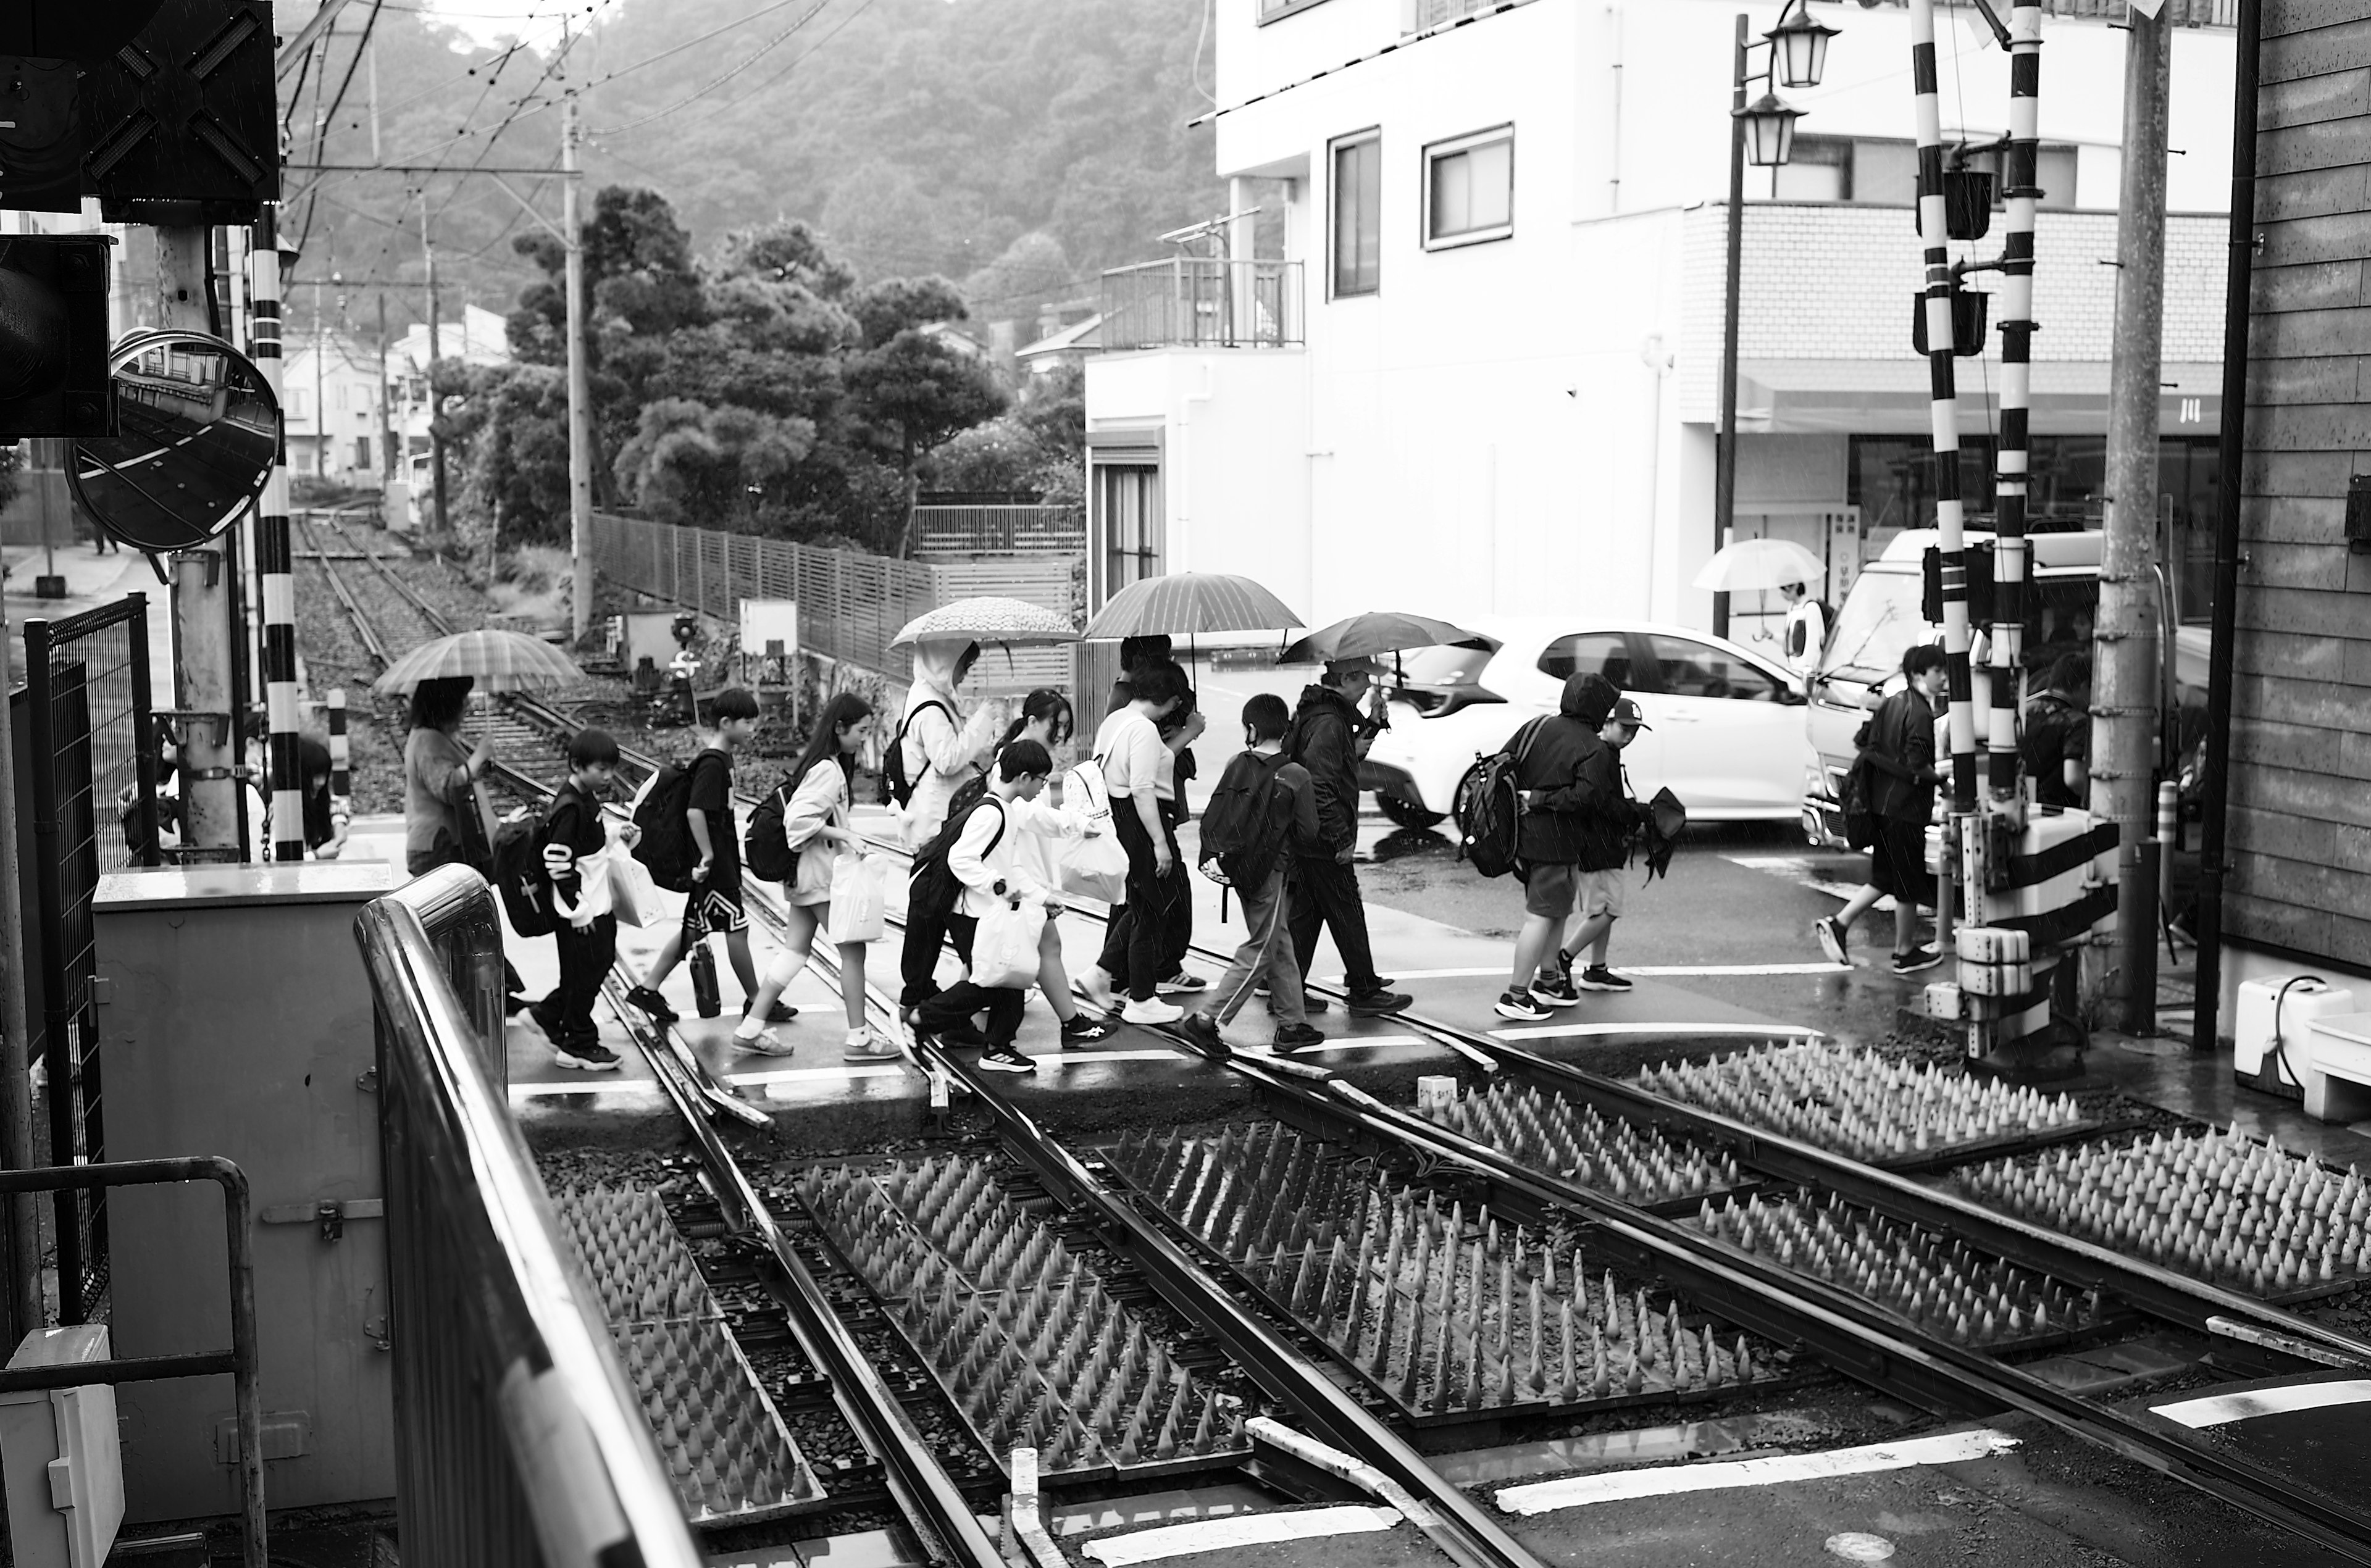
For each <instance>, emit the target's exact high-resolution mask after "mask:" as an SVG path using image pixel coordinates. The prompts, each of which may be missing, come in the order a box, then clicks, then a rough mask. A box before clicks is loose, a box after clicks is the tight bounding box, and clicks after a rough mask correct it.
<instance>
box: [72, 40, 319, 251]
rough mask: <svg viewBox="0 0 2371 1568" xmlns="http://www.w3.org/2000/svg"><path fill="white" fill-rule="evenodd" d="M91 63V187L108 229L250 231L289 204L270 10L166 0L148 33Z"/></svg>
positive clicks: (86, 117)
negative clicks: (268, 210)
mask: <svg viewBox="0 0 2371 1568" xmlns="http://www.w3.org/2000/svg"><path fill="white" fill-rule="evenodd" d="M87 64H88V65H89V68H90V70H89V75H87V76H85V77H84V78H83V82H82V122H83V128H84V133H85V134H86V135H87V138H88V152H87V156H86V157H85V158H84V160H83V177H84V182H83V188H84V190H86V191H87V192H89V193H91V194H94V195H96V196H98V199H99V211H100V213H101V215H103V216H104V217H105V218H107V220H108V221H109V222H110V223H141V224H165V225H197V224H249V223H253V222H254V221H255V218H256V215H257V213H258V211H259V210H260V207H261V205H262V203H264V202H276V201H278V200H279V199H280V127H279V118H278V100H277V97H276V91H277V89H276V87H275V86H274V81H273V75H272V11H271V8H270V7H269V6H263V5H258V4H253V3H251V0H164V4H163V5H161V6H158V7H157V9H156V17H154V18H153V19H152V20H151V21H150V22H149V24H148V25H147V26H146V27H145V28H144V29H141V31H140V34H139V36H138V37H136V38H134V39H133V40H132V41H131V42H129V43H127V44H125V45H124V46H123V47H122V48H121V49H118V50H116V51H114V52H112V53H110V54H109V55H107V56H106V57H104V58H103V59H99V60H94V61H89V62H87Z"/></svg>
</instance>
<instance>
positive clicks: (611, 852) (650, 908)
mask: <svg viewBox="0 0 2371 1568" xmlns="http://www.w3.org/2000/svg"><path fill="white" fill-rule="evenodd" d="M601 853H602V856H603V858H604V859H607V861H608V862H609V912H610V913H611V914H613V915H615V916H616V917H618V923H619V925H621V926H652V925H657V924H659V923H660V921H661V920H662V919H664V918H665V917H663V916H661V915H660V913H659V885H658V883H656V882H653V881H652V880H651V869H650V868H649V867H648V866H645V865H643V864H642V862H641V861H640V860H637V859H634V852H633V851H632V850H631V849H629V848H628V847H626V843H625V840H623V839H621V838H613V839H611V840H609V843H608V846H607V847H606V848H604V849H603V850H602V851H601Z"/></svg>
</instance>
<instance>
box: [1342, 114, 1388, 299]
mask: <svg viewBox="0 0 2371 1568" xmlns="http://www.w3.org/2000/svg"><path fill="white" fill-rule="evenodd" d="M1333 153H1334V157H1333V165H1334V297H1336V299H1339V298H1341V297H1343V296H1344V295H1346V294H1373V293H1374V292H1375V291H1376V290H1378V289H1380V288H1382V248H1383V225H1382V205H1383V137H1382V132H1380V131H1367V132H1362V133H1359V135H1356V136H1346V137H1344V138H1343V139H1342V140H1341V141H1338V142H1336V143H1335V144H1334V148H1333Z"/></svg>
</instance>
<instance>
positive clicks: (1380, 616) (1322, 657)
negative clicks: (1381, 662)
mask: <svg viewBox="0 0 2371 1568" xmlns="http://www.w3.org/2000/svg"><path fill="white" fill-rule="evenodd" d="M1443 643H1455V644H1459V645H1461V646H1474V647H1481V646H1484V644H1483V642H1482V640H1481V636H1480V634H1479V633H1477V632H1471V631H1468V630H1466V629H1465V628H1463V627H1462V626H1452V625H1451V624H1450V623H1449V622H1447V621H1445V620H1434V619H1433V618H1432V617H1429V616H1411V615H1405V614H1403V613H1401V612H1400V611H1398V610H1370V611H1368V612H1367V613H1366V614H1364V615H1358V616H1351V617H1348V618H1347V619H1344V620H1337V621H1336V622H1335V623H1334V624H1333V625H1332V626H1329V627H1325V628H1323V629H1321V630H1317V631H1313V632H1311V633H1310V634H1309V635H1308V636H1306V637H1304V638H1302V639H1301V640H1300V641H1298V642H1295V643H1292V644H1290V645H1289V646H1288V647H1287V648H1286V649H1285V651H1283V652H1281V653H1279V654H1278V655H1277V656H1276V662H1277V663H1279V664H1322V663H1325V662H1326V661H1328V660H1331V659H1358V658H1363V657H1365V656H1367V655H1369V654H1374V653H1396V652H1398V651H1400V650H1401V649H1403V648H1432V647H1436V646H1439V645H1440V644H1443Z"/></svg>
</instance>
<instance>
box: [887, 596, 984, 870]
mask: <svg viewBox="0 0 2371 1568" xmlns="http://www.w3.org/2000/svg"><path fill="white" fill-rule="evenodd" d="M970 646H971V639H969V638H967V637H954V638H929V639H925V640H922V641H920V642H918V643H916V644H915V645H914V684H913V686H910V687H909V688H908V690H907V693H906V707H905V711H904V713H903V715H902V718H903V720H904V721H905V723H906V738H905V739H904V740H903V741H902V742H900V743H899V744H901V745H903V746H904V747H905V750H906V777H907V778H910V779H912V780H913V783H914V793H913V795H912V797H911V798H909V799H908V801H907V802H906V813H905V817H904V820H903V824H902V828H903V832H904V835H905V840H906V846H907V847H908V848H913V847H917V846H919V845H920V844H922V843H924V842H925V841H926V840H928V839H929V838H930V837H931V835H933V834H935V833H937V832H938V831H939V827H940V824H943V823H944V822H945V821H946V819H947V805H948V802H949V801H953V800H954V795H955V791H956V790H960V789H962V788H963V787H964V785H966V783H969V782H970V781H971V780H972V779H974V778H978V777H979V776H980V775H981V774H983V773H985V772H986V771H987V770H988V760H989V754H990V752H991V751H992V750H993V749H994V747H995V744H996V715H995V713H994V712H993V711H991V710H990V709H989V707H988V706H987V705H985V704H983V705H982V706H981V707H980V709H978V710H977V711H976V712H974V713H973V714H972V715H971V717H970V718H969V719H968V720H966V719H965V718H964V717H963V708H962V705H961V704H959V703H958V702H956V700H955V661H957V660H958V659H961V658H962V657H963V652H964V650H965V649H966V648H968V647H970ZM931 704H937V705H938V706H936V707H933V706H931ZM949 714H954V716H955V717H954V718H953V719H950V718H949V717H948V715H949Z"/></svg>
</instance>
